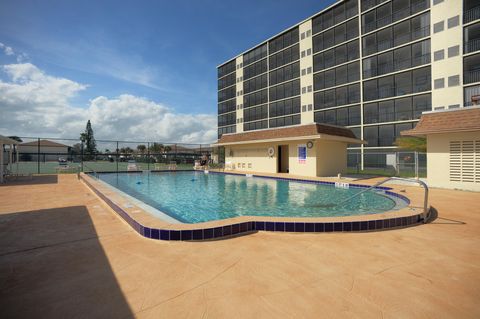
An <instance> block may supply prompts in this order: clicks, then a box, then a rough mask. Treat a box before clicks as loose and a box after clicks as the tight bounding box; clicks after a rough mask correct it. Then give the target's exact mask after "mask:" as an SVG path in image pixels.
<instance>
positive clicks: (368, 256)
mask: <svg viewBox="0 0 480 319" xmlns="http://www.w3.org/2000/svg"><path fill="white" fill-rule="evenodd" d="M374 181H375V180H362V181H361V183H364V184H371V183H373V182H374ZM402 188H403V189H405V191H406V194H407V196H409V197H416V196H421V194H423V193H422V191H421V189H420V188H418V187H407V186H402ZM430 204H431V205H432V206H433V208H434V209H435V210H436V211H437V213H438V216H437V218H436V219H435V220H433V221H432V222H431V223H428V224H425V225H419V226H415V227H409V228H402V229H394V230H388V231H380V232H362V233H319V234H316V233H314V234H312V233H301V234H296V233H272V232H256V233H253V234H249V235H247V236H240V237H235V238H231V239H228V240H218V241H205V242H181V241H178V242H168V241H156V240H151V239H146V238H143V237H141V236H140V235H138V234H137V233H136V232H135V231H134V230H133V229H132V228H131V227H130V226H129V225H127V224H126V223H125V222H123V221H122V220H121V219H120V218H118V217H117V215H116V214H115V213H114V212H113V211H112V210H111V209H110V208H108V207H107V206H106V205H105V204H104V203H103V202H102V201H100V200H99V199H98V198H97V197H96V196H95V195H94V194H93V193H92V192H91V191H90V190H89V189H88V188H87V187H86V186H85V185H84V184H83V183H82V182H81V181H79V180H77V178H76V176H74V175H58V176H57V175H50V176H35V177H34V178H33V179H32V180H31V181H24V182H22V181H18V182H11V183H9V184H7V185H2V186H0V287H1V289H0V309H1V313H2V318H24V317H47V318H53V317H55V318H56V317H88V318H98V317H103V318H104V317H115V318H133V317H139V318H159V317H167V316H175V317H177V318H200V317H204V318H226V317H228V318H251V317H255V318H272V317H276V318H320V317H321V318H339V317H344V318H345V317H347V318H352V317H353V318H478V317H480V307H479V306H478V301H479V300H480V193H473V192H461V191H452V190H442V189H431V193H430Z"/></svg>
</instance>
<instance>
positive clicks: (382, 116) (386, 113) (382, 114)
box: [378, 100, 395, 123]
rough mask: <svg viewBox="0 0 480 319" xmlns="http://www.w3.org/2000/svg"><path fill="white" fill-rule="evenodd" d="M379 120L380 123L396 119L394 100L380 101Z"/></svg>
mask: <svg viewBox="0 0 480 319" xmlns="http://www.w3.org/2000/svg"><path fill="white" fill-rule="evenodd" d="M378 121H379V122H380V123H382V122H393V121H395V102H394V100H389V101H382V102H379V103H378Z"/></svg>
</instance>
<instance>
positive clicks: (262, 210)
mask: <svg viewBox="0 0 480 319" xmlns="http://www.w3.org/2000/svg"><path fill="white" fill-rule="evenodd" d="M98 178H99V179H100V180H102V181H104V182H106V183H108V184H110V185H111V186H113V187H115V188H117V189H119V190H121V191H123V192H124V193H126V194H128V195H130V196H132V197H134V198H136V199H138V200H140V201H142V202H144V203H146V204H148V205H149V206H152V207H154V208H156V209H157V210H159V211H161V212H163V213H165V214H167V215H169V216H171V217H173V218H174V219H176V220H178V221H180V222H183V223H199V222H206V221H211V220H218V219H225V218H231V217H237V216H284V217H335V216H348V215H363V214H374V213H381V212H385V211H388V210H392V209H396V208H398V202H396V201H395V200H393V199H392V198H391V197H389V196H386V195H385V194H383V192H381V191H368V192H365V193H363V194H361V195H359V196H358V197H356V198H354V199H352V200H350V201H348V202H347V203H345V204H339V203H341V202H342V201H343V200H345V199H347V198H349V197H350V196H352V195H354V194H355V193H358V192H360V191H361V190H362V188H355V187H350V188H349V189H343V188H335V187H334V186H331V185H319V184H313V183H303V182H296V181H286V180H279V179H271V178H261V177H245V176H235V175H227V174H213V173H210V174H205V173H204V172H203V171H200V172H192V171H189V172H158V173H155V172H153V173H152V172H148V173H147V172H145V173H118V174H115V173H114V174H112V173H109V174H101V173H100V174H98Z"/></svg>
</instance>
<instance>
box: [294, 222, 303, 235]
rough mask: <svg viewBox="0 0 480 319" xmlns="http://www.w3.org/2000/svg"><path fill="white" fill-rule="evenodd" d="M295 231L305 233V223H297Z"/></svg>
mask: <svg viewBox="0 0 480 319" xmlns="http://www.w3.org/2000/svg"><path fill="white" fill-rule="evenodd" d="M295 232H297V233H298V232H300V233H304V232H305V223H295Z"/></svg>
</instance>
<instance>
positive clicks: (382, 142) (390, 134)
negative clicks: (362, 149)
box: [378, 124, 395, 146]
mask: <svg viewBox="0 0 480 319" xmlns="http://www.w3.org/2000/svg"><path fill="white" fill-rule="evenodd" d="M378 136H379V141H378V142H379V143H378V145H379V146H391V145H393V142H395V126H394V125H393V124H389V125H381V126H379V127H378Z"/></svg>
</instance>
